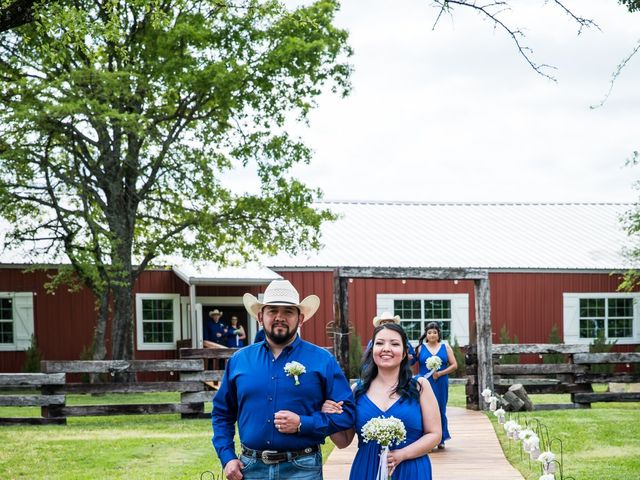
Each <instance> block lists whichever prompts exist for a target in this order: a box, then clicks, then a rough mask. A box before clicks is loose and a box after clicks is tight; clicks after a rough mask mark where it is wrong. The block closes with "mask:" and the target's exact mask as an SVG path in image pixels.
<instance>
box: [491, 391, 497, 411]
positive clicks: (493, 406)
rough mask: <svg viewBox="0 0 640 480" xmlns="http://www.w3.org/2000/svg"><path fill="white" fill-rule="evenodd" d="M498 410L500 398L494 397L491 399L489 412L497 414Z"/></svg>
mask: <svg viewBox="0 0 640 480" xmlns="http://www.w3.org/2000/svg"><path fill="white" fill-rule="evenodd" d="M497 409H498V397H494V396H493V395H492V396H490V397H489V410H491V411H492V412H495V411H496V410H497Z"/></svg>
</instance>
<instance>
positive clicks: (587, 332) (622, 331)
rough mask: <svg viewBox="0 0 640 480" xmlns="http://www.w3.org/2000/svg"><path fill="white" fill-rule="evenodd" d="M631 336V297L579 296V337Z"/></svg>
mask: <svg viewBox="0 0 640 480" xmlns="http://www.w3.org/2000/svg"><path fill="white" fill-rule="evenodd" d="M599 335H602V336H603V337H605V338H628V337H633V299H632V298H581V299H580V338H597V337H598V336H599Z"/></svg>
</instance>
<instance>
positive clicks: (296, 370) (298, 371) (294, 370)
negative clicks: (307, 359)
mask: <svg viewBox="0 0 640 480" xmlns="http://www.w3.org/2000/svg"><path fill="white" fill-rule="evenodd" d="M284 373H286V374H287V377H291V376H293V378H295V380H296V383H295V384H296V385H300V380H298V377H299V376H300V375H302V374H303V373H307V369H306V368H305V366H304V365H303V364H301V363H300V362H288V363H286V364H285V366H284Z"/></svg>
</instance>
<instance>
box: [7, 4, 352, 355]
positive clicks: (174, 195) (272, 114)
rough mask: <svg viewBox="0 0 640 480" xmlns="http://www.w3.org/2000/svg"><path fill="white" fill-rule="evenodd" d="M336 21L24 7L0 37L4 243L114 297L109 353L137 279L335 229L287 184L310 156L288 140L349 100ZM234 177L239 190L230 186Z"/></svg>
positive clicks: (290, 13)
mask: <svg viewBox="0 0 640 480" xmlns="http://www.w3.org/2000/svg"><path fill="white" fill-rule="evenodd" d="M337 9H338V3H337V1H335V0H316V1H315V2H311V3H308V4H307V5H306V6H303V7H298V8H295V9H291V10H290V9H287V7H286V6H285V2H283V1H278V0H262V1H260V0H238V1H237V2H233V4H232V5H228V4H227V3H226V2H220V1H218V0H202V1H201V0H198V1H195V0H176V1H173V2H159V1H156V0H153V1H149V0H130V1H127V2H94V1H89V0H79V1H75V2H72V3H71V2H38V3H37V4H36V5H35V6H34V10H33V16H34V21H33V22H32V23H29V24H27V25H23V26H22V27H20V28H17V29H14V30H10V31H6V32H1V33H0V58H2V61H1V62H0V138H1V139H2V142H1V144H0V215H1V216H2V217H4V218H5V219H6V220H8V222H9V223H10V224H11V225H12V226H13V230H12V231H11V232H9V233H8V235H7V237H6V241H7V242H8V243H9V244H10V245H11V246H22V245H24V243H25V242H31V245H33V246H34V247H35V248H36V250H42V251H46V252H47V253H48V254H49V255H51V254H55V255H57V258H56V259H55V260H61V263H64V262H65V261H66V258H68V259H69V260H70V262H71V266H72V268H73V271H74V272H75V274H76V275H77V277H78V278H77V279H78V281H81V282H82V283H84V284H85V285H87V286H88V287H89V288H91V289H92V291H93V292H94V293H95V294H96V297H97V298H98V299H103V298H106V296H107V295H108V293H109V292H110V291H112V292H116V295H115V301H114V324H113V326H114V327H113V328H114V338H116V337H117V336H118V335H121V336H122V337H123V339H124V338H129V342H130V343H129V345H132V343H131V340H130V336H128V335H125V334H122V333H121V332H126V331H129V330H130V329H131V319H132V318H133V312H132V311H131V306H130V302H124V301H123V302H120V301H119V300H118V299H119V298H122V295H123V294H122V293H121V292H119V291H118V289H120V290H122V289H125V290H130V289H131V288H132V285H133V282H134V281H135V278H136V277H137V275H138V274H139V273H140V272H141V271H143V270H144V269H145V268H146V267H147V266H148V265H149V264H152V263H154V262H155V263H157V264H159V265H162V264H164V262H166V260H164V259H166V258H168V257H169V256H171V255H176V254H177V255H180V256H181V257H183V258H185V259H191V260H208V261H213V262H217V263H219V264H222V265H224V264H239V263H242V262H244V261H246V260H248V259H254V258H255V257H256V256H258V255H261V254H275V253H277V252H281V251H287V252H290V253H296V252H299V251H301V250H305V249H313V248H318V247H319V246H320V239H319V231H320V226H321V224H322V223H323V222H324V221H327V220H331V219H333V218H334V216H333V215H332V214H331V213H330V212H329V211H328V210H320V209H315V208H313V207H312V203H313V202H314V201H315V200H317V199H318V198H319V197H320V192H319V191H318V190H315V189H312V188H309V187H307V186H305V185H304V184H302V183H300V182H299V181H297V180H296V179H295V178H293V177H292V175H291V173H290V171H291V169H292V167H294V166H295V165H296V164H298V163H301V162H302V163H307V162H309V161H310V159H311V151H310V150H309V149H308V148H307V147H306V146H305V145H304V144H303V143H302V142H301V141H300V140H299V138H297V137H295V136H293V135H290V134H289V133H288V131H289V130H290V128H291V126H292V125H293V124H294V123H295V122H296V121H301V120H302V121H305V120H306V119H307V115H308V113H309V111H310V109H311V108H312V107H313V106H314V104H315V98H316V97H317V96H318V95H320V94H321V93H322V92H323V91H325V90H326V89H328V88H331V89H333V90H334V91H335V92H337V93H340V94H342V95H346V94H347V93H348V92H349V88H350V85H349V76H350V73H351V67H350V66H349V65H348V64H347V63H345V61H346V58H347V57H348V56H349V55H350V54H351V50H350V48H349V47H348V45H347V43H346V41H347V32H346V31H344V30H340V29H338V28H336V27H335V26H334V25H333V24H332V22H333V18H334V15H335V13H336V11H337ZM233 171H237V173H234V175H237V174H241V175H243V178H245V182H244V184H245V185H248V184H252V185H254V186H253V187H252V188H250V189H249V191H241V190H240V189H233V188H231V187H230V185H232V184H233V182H231V181H230V180H229V177H230V176H231V174H232V172H233ZM62 275H63V276H64V279H65V280H67V279H70V278H72V276H70V275H69V272H68V271H66V272H62ZM58 283H59V281H57V280H55V279H53V280H52V281H51V284H52V285H57V284H58ZM127 309H128V310H127ZM123 341H124V340H123ZM120 350H122V348H121V345H114V348H113V350H112V351H113V352H114V355H115V354H116V352H117V351H120Z"/></svg>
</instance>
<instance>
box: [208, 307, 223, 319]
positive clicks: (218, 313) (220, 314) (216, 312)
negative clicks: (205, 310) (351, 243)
mask: <svg viewBox="0 0 640 480" xmlns="http://www.w3.org/2000/svg"><path fill="white" fill-rule="evenodd" d="M214 315H219V316H222V312H221V311H220V310H218V309H217V308H216V309H214V310H211V311H210V312H209V316H210V317H213V316H214Z"/></svg>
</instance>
